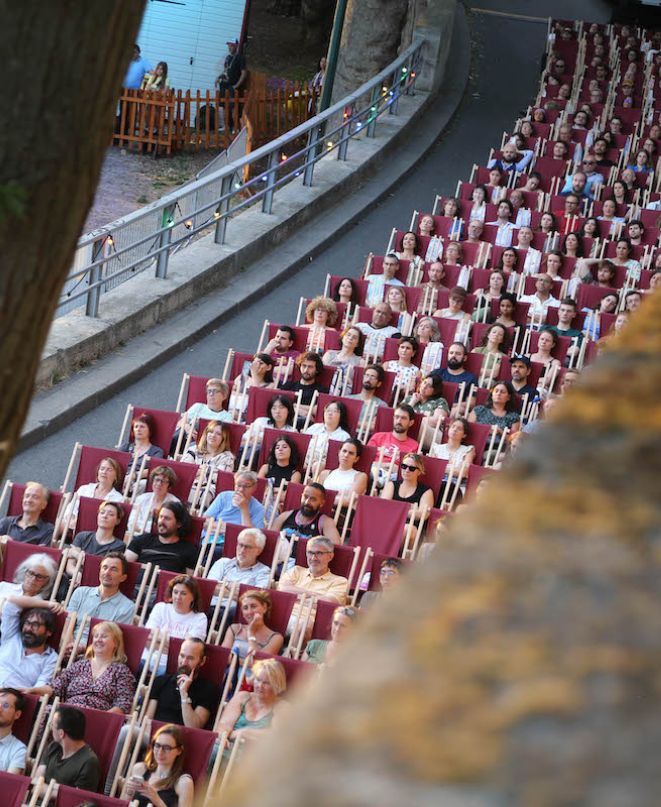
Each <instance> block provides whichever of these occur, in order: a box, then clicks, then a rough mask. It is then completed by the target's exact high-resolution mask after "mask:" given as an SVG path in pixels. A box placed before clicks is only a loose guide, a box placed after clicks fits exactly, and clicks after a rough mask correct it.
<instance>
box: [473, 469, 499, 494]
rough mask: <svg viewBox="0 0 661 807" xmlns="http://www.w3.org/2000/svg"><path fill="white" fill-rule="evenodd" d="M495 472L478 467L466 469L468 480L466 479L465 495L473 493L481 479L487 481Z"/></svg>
mask: <svg viewBox="0 0 661 807" xmlns="http://www.w3.org/2000/svg"><path fill="white" fill-rule="evenodd" d="M495 473H496V471H495V470H494V469H493V468H483V467H482V466H479V465H471V466H470V468H469V469H468V478H467V479H466V491H467V493H473V492H474V491H475V489H476V488H477V486H478V485H479V484H480V482H481V481H482V480H483V479H488V478H489V477H490V476H491V475H492V474H495Z"/></svg>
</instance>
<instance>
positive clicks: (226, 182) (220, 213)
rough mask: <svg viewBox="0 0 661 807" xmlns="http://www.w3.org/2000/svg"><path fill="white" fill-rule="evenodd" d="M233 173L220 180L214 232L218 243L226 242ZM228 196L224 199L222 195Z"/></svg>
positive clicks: (214, 238)
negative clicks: (219, 197)
mask: <svg viewBox="0 0 661 807" xmlns="http://www.w3.org/2000/svg"><path fill="white" fill-rule="evenodd" d="M233 176H234V175H233V174H230V175H229V176H226V177H223V178H222V180H221V182H220V196H221V199H220V203H219V205H218V207H217V208H216V212H215V213H214V216H215V217H216V232H215V234H214V237H213V240H214V241H215V243H216V244H224V243H225V235H226V232H227V217H228V213H229V210H230V199H231V196H229V193H230V192H231V190H232V178H233ZM224 196H227V199H223V198H222V197H224Z"/></svg>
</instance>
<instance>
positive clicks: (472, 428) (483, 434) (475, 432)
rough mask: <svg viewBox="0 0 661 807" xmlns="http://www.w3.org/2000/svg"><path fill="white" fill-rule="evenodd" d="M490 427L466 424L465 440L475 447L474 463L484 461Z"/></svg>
mask: <svg viewBox="0 0 661 807" xmlns="http://www.w3.org/2000/svg"><path fill="white" fill-rule="evenodd" d="M484 392H486V390H484ZM492 428H493V427H492V426H487V425H485V424H484V423H469V424H468V433H467V434H466V440H465V442H466V445H470V446H473V448H474V449H475V459H474V460H473V464H474V465H482V462H483V461H484V451H485V449H486V447H487V444H488V443H489V441H490V440H491V430H492ZM496 444H497V443H496Z"/></svg>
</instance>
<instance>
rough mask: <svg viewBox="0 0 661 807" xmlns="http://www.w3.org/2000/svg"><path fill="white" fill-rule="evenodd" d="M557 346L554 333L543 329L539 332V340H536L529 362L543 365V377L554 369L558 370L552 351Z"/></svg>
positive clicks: (558, 363)
mask: <svg viewBox="0 0 661 807" xmlns="http://www.w3.org/2000/svg"><path fill="white" fill-rule="evenodd" d="M557 344H558V335H557V333H556V332H555V331H552V330H551V329H550V328H548V327H545V328H542V330H541V331H540V332H539V339H538V340H537V350H536V351H535V352H534V353H531V354H530V361H534V362H537V363H538V364H543V365H544V373H543V376H542V377H544V376H545V375H546V374H547V372H548V371H550V370H552V369H553V368H554V367H555V368H557V369H558V370H559V369H560V362H559V361H558V359H556V358H554V357H553V355H552V351H553V349H554V348H555V346H556V345H557Z"/></svg>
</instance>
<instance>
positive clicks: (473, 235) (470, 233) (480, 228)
mask: <svg viewBox="0 0 661 807" xmlns="http://www.w3.org/2000/svg"><path fill="white" fill-rule="evenodd" d="M483 233H484V222H483V221H482V220H481V219H471V220H470V221H469V222H468V228H467V230H466V243H467V244H479V243H480V241H481V240H482V235H483Z"/></svg>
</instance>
